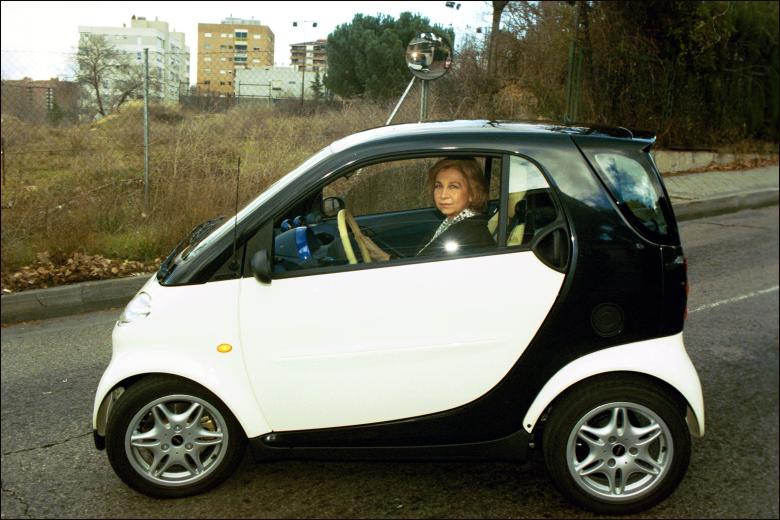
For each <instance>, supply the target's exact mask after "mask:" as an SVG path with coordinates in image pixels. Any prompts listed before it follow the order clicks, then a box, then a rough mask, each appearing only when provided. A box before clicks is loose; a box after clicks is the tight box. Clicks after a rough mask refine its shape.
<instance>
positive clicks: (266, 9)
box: [0, 0, 491, 83]
mask: <svg viewBox="0 0 780 520" xmlns="http://www.w3.org/2000/svg"><path fill="white" fill-rule="evenodd" d="M456 3H457V4H460V8H459V9H454V8H450V7H447V5H446V2H445V1H444V0H432V1H417V2H410V1H396V2H381V1H362V2H359V1H349V2H345V1H341V2H328V1H314V2H309V1H299V2H289V1H276V2H229V1H210V2H197V1H189V2H165V1H154V2H67V1H61V2H38V1H3V2H2V3H0V11H1V13H0V14H2V16H0V25H2V31H1V32H0V38H1V39H2V45H0V47H1V48H2V78H3V79H21V78H22V77H24V76H28V77H31V78H32V79H49V78H52V77H55V76H56V77H60V78H61V79H68V78H71V77H72V67H71V65H70V64H71V63H72V54H73V53H75V51H76V45H77V43H78V37H79V31H78V27H79V26H80V25H86V26H102V27H122V24H123V23H125V24H127V26H128V27H129V26H130V19H131V17H132V16H133V15H136V16H144V17H146V19H147V20H154V19H155V18H157V19H159V20H162V21H165V22H168V27H169V29H170V30H172V31H173V30H176V31H179V32H184V33H185V44H186V45H187V46H188V47H189V48H190V83H193V82H195V76H196V74H197V66H196V62H197V48H198V23H219V22H221V21H222V20H224V19H225V18H228V17H231V16H232V17H235V18H244V19H254V20H259V21H260V22H261V23H262V24H263V25H267V26H269V27H270V28H271V30H272V31H273V33H274V36H275V49H274V64H275V65H279V66H289V64H290V44H292V43H298V42H302V41H311V40H316V39H319V38H323V39H324V38H327V36H328V34H329V33H330V32H332V31H333V30H334V29H335V28H336V26H337V25H340V24H344V23H349V22H350V21H351V20H352V17H353V16H354V15H355V14H356V13H362V14H366V15H372V16H376V15H377V14H380V13H381V14H387V15H391V16H393V17H394V18H398V16H399V15H400V14H401V13H402V12H404V11H410V12H412V13H417V14H421V15H422V16H425V17H427V18H428V19H429V20H430V21H431V23H434V24H435V23H438V24H441V25H443V26H445V27H448V26H450V25H452V27H453V29H454V30H455V34H456V45H457V38H458V35H460V34H463V33H468V32H470V33H472V34H473V33H475V31H476V28H477V27H489V26H490V20H491V15H490V13H491V8H490V2H485V1H459V2H456ZM294 21H298V22H299V23H298V27H293V22H294ZM311 22H317V27H316V28H314V27H313V26H312V25H313V24H312V23H311ZM483 34H484V33H483Z"/></svg>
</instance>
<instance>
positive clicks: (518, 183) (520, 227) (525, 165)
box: [491, 156, 557, 247]
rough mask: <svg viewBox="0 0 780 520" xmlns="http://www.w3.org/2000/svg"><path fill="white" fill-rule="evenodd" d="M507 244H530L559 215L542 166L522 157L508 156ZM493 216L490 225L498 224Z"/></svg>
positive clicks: (513, 245)
mask: <svg viewBox="0 0 780 520" xmlns="http://www.w3.org/2000/svg"><path fill="white" fill-rule="evenodd" d="M508 192H509V193H508V196H507V199H508V204H507V209H508V216H507V233H506V237H507V246H509V247H516V246H527V245H528V244H529V243H530V242H531V241H532V240H533V238H534V236H535V235H536V234H537V233H538V232H539V231H540V230H541V229H542V228H543V227H544V226H546V225H548V224H550V223H552V222H553V221H554V220H555V219H556V217H557V209H556V206H555V204H554V203H553V200H552V198H551V196H550V185H549V184H548V183H547V180H546V179H545V178H544V175H543V174H542V172H541V171H540V170H539V168H538V167H537V166H536V165H535V164H534V163H532V162H531V161H529V160H528V159H525V158H523V157H517V156H511V157H510V159H509V189H508ZM497 216H498V215H495V216H494V217H493V218H492V219H491V229H495V228H496V227H497V225H498V221H497Z"/></svg>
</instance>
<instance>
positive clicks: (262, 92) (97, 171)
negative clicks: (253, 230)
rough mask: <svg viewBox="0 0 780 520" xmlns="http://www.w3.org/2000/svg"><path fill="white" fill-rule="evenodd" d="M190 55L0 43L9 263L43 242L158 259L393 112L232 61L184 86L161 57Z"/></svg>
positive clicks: (49, 246) (29, 261)
mask: <svg viewBox="0 0 780 520" xmlns="http://www.w3.org/2000/svg"><path fill="white" fill-rule="evenodd" d="M103 50H105V49H103ZM217 54H219V53H217ZM185 59H187V60H188V58H186V56H185V55H184V53H178V54H177V53H153V52H152V51H151V50H150V51H149V56H148V62H147V61H146V60H145V56H144V53H136V52H122V51H117V50H116V49H112V50H111V52H104V53H103V54H101V53H98V52H95V53H93V54H92V55H90V54H89V53H85V52H83V49H80V50H79V51H78V52H73V53H34V52H20V51H5V50H3V51H2V76H3V80H2V92H1V97H2V100H1V101H2V150H1V151H2V161H1V164H0V166H1V167H2V187H3V189H2V248H1V251H2V271H3V273H5V274H8V273H13V272H15V271H16V270H17V269H19V268H21V266H24V265H33V262H34V261H35V259H36V256H37V255H39V254H40V253H42V252H44V251H48V256H47V258H48V260H49V261H51V262H53V263H55V264H57V263H58V262H59V263H65V262H67V261H68V260H69V257H70V256H71V255H72V254H73V252H75V251H81V252H84V253H90V254H95V253H99V254H101V255H105V256H106V257H111V258H125V259H133V260H147V261H150V262H151V261H153V260H154V259H155V258H157V257H160V256H162V255H165V254H166V253H167V251H169V250H170V248H171V247H173V246H174V245H175V244H176V242H177V241H178V240H179V239H181V237H182V236H183V235H184V234H185V233H187V232H188V231H189V230H190V229H191V228H192V227H193V226H194V225H195V224H197V223H198V222H200V221H202V220H205V219H207V218H212V217H214V216H217V215H221V214H222V215H229V214H231V213H233V212H234V211H235V208H236V206H237V205H238V206H242V205H243V204H245V203H246V202H247V201H248V200H251V199H252V198H254V197H255V196H256V195H257V194H258V193H260V192H261V191H262V190H263V189H264V188H265V187H266V186H268V185H269V184H270V183H272V182H273V181H275V180H276V179H277V178H279V177H280V176H281V175H283V174H284V173H286V172H288V171H290V170H292V169H293V168H294V167H295V166H296V165H297V164H299V163H300V162H302V161H303V160H305V159H306V158H307V157H308V156H309V155H310V154H312V153H314V152H316V151H317V150H318V149H320V148H321V147H323V146H325V145H327V144H329V143H330V142H332V141H333V140H335V139H338V138H340V137H342V136H344V135H347V134H349V133H352V132H355V131H358V130H362V129H364V128H367V127H371V126H378V125H381V124H382V122H383V121H384V119H385V118H386V117H387V111H386V110H384V109H381V108H372V107H363V106H357V107H354V108H347V109H346V110H352V113H351V115H348V116H345V114H344V112H343V110H344V107H343V106H342V105H340V104H339V103H337V102H328V100H327V97H326V96H325V95H320V96H318V95H317V94H318V93H317V92H315V91H314V90H313V89H312V88H311V83H316V82H321V81H322V78H321V77H320V75H319V74H315V73H312V72H311V71H298V70H295V69H290V70H288V71H286V72H284V73H283V75H281V76H280V77H270V76H269V74H271V72H272V71H269V69H270V68H268V67H264V68H258V69H241V68H237V69H231V74H230V76H231V77H233V78H234V79H226V80H225V85H219V83H217V84H216V85H214V84H213V83H205V82H201V83H197V84H194V85H190V84H189V80H188V79H184V80H182V81H179V80H178V78H177V77H175V75H171V74H170V73H169V72H168V71H166V69H165V65H166V64H170V63H171V62H172V61H179V62H181V61H183V60H185ZM219 60H220V61H221V58H220V59H219ZM43 62H48V63H47V65H48V66H47V67H46V68H45V69H43V68H36V67H34V65H36V64H42V63H43ZM146 63H148V66H145V64H146ZM51 71H54V72H51ZM147 74H148V79H146V78H147ZM284 74H286V75H284ZM194 76H195V74H194V71H193V73H192V74H191V77H193V78H194ZM226 76H228V75H227V74H226ZM46 77H49V79H39V78H46ZM33 78H35V79H33ZM315 78H316V81H315ZM228 82H230V83H231V84H230V85H228V84H227V83H228ZM301 84H303V85H304V89H303V90H304V92H303V93H304V94H305V95H304V96H303V97H304V98H305V99H302V97H301ZM230 89H232V91H231V90H230ZM147 93H148V94H147ZM320 94H322V92H320ZM334 108H337V109H336V110H334ZM313 114H316V115H317V117H312V115H313ZM412 117H413V116H412ZM146 135H148V141H147V140H146ZM239 157H240V158H241V172H240V175H239V172H238V171H237V164H238V161H237V159H238V158H239ZM147 158H148V159H147ZM145 159H147V160H145ZM236 182H239V183H240V190H239V199H238V200H236Z"/></svg>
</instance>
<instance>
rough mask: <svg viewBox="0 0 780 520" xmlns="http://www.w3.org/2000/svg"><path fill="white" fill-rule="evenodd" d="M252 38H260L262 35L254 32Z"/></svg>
mask: <svg viewBox="0 0 780 520" xmlns="http://www.w3.org/2000/svg"><path fill="white" fill-rule="evenodd" d="M252 38H254V39H255V40H259V39H260V35H259V34H253V35H252Z"/></svg>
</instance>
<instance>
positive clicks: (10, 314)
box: [0, 188, 780, 324]
mask: <svg viewBox="0 0 780 520" xmlns="http://www.w3.org/2000/svg"><path fill="white" fill-rule="evenodd" d="M779 201H780V192H779V191H778V189H777V188H774V189H770V190H759V191H750V192H744V193H738V194H734V195H727V196H723V197H713V198H709V199H700V200H694V201H690V202H682V203H676V204H675V203H673V207H674V213H675V217H676V218H677V220H678V221H683V220H693V219H697V218H702V217H712V216H716V215H723V214H726V213H734V212H737V211H742V210H744V209H751V208H760V207H763V206H771V205H773V204H778V202H779ZM150 276H151V275H150ZM148 279H149V277H148V276H134V277H131V278H120V279H117V280H100V281H95V282H82V283H77V284H72V285H63V286H60V287H53V288H51V289H32V290H30V291H24V292H21V293H17V294H8V295H4V296H2V299H1V300H0V301H1V302H2V305H0V311H1V312H0V322H2V323H3V324H11V323H18V322H20V321H30V320H45V319H49V318H56V317H60V316H70V315H73V314H81V313H84V312H91V311H98V310H106V309H112V308H120V307H124V306H125V305H127V302H129V301H130V299H131V298H132V297H133V296H134V295H135V293H137V292H138V290H139V289H140V288H141V287H143V285H144V284H145V283H146V281H147V280H148Z"/></svg>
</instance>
